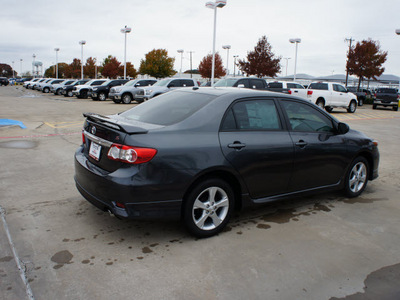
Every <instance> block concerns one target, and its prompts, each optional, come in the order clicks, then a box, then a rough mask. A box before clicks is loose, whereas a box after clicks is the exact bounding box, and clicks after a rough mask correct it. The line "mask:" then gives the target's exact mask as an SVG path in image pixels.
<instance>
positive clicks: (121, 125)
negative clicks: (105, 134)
mask: <svg viewBox="0 0 400 300" xmlns="http://www.w3.org/2000/svg"><path fill="white" fill-rule="evenodd" d="M83 116H84V117H86V118H87V119H88V120H91V121H94V122H97V123H100V124H102V125H104V126H107V127H110V128H114V129H117V130H120V131H122V132H125V133H128V134H141V133H147V132H148V130H147V129H145V128H142V127H139V126H134V125H131V124H129V123H126V122H123V121H119V120H116V119H112V118H110V117H107V116H103V115H99V114H96V113H90V112H88V113H83Z"/></svg>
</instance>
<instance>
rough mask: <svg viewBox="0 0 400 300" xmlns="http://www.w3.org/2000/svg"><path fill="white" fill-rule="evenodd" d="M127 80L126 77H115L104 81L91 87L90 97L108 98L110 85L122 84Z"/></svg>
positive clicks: (103, 99) (102, 99)
mask: <svg viewBox="0 0 400 300" xmlns="http://www.w3.org/2000/svg"><path fill="white" fill-rule="evenodd" d="M128 81H129V80H126V79H115V80H110V81H106V82H104V83H103V84H102V85H99V86H95V87H93V89H92V92H91V94H90V97H91V98H92V99H93V100H100V101H105V100H106V99H107V98H108V94H109V93H110V89H111V88H112V87H114V86H120V85H124V84H125V83H127V82H128Z"/></svg>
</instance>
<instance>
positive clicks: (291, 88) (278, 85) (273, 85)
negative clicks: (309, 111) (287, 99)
mask: <svg viewBox="0 0 400 300" xmlns="http://www.w3.org/2000/svg"><path fill="white" fill-rule="evenodd" d="M268 88H269V89H270V90H273V89H288V94H290V95H293V96H299V97H301V98H306V97H307V90H306V88H305V87H304V86H302V85H301V84H300V83H297V82H288V81H271V82H268Z"/></svg>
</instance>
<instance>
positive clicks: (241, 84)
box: [214, 77, 289, 94]
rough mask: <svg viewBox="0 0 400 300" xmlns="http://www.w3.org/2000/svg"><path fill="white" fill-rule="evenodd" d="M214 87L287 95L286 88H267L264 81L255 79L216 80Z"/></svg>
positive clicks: (232, 78)
mask: <svg viewBox="0 0 400 300" xmlns="http://www.w3.org/2000/svg"><path fill="white" fill-rule="evenodd" d="M214 86H215V87H238V88H246V89H255V90H268V91H273V92H282V93H287V94H288V93H289V90H288V89H286V88H269V87H268V84H267V82H266V81H265V79H262V78H256V77H231V78H224V79H220V80H218V81H217V82H216V83H215V84H214Z"/></svg>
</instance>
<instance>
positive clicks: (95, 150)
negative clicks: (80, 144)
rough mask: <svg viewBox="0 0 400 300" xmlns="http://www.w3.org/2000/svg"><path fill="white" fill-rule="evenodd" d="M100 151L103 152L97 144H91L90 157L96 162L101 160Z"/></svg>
mask: <svg viewBox="0 0 400 300" xmlns="http://www.w3.org/2000/svg"><path fill="white" fill-rule="evenodd" d="M100 151H101V146H100V145H99V144H96V143H93V142H92V143H91V144H90V149H89V156H90V157H91V158H93V159H95V160H97V161H98V160H99V159H100Z"/></svg>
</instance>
